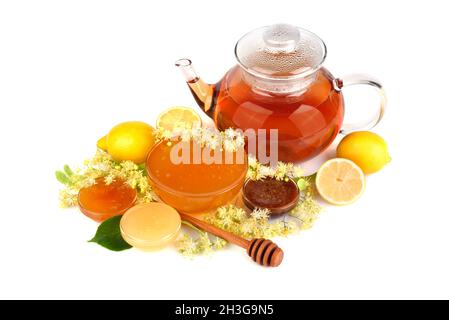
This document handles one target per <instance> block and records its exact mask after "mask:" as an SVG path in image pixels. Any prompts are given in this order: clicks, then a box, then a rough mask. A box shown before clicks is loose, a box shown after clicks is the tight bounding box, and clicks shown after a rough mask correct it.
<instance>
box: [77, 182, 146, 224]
mask: <svg viewBox="0 0 449 320" xmlns="http://www.w3.org/2000/svg"><path fill="white" fill-rule="evenodd" d="M136 200H137V192H136V190H134V189H133V188H131V187H130V186H129V185H128V184H127V183H126V182H125V181H123V180H120V179H116V180H115V181H113V182H112V183H109V184H108V183H106V182H105V181H104V179H103V178H98V179H96V180H95V184H93V185H91V186H89V187H85V188H82V189H81V190H80V191H79V194H78V205H79V208H80V210H81V212H82V213H84V214H85V215H86V216H87V217H89V218H91V219H92V220H95V221H97V222H102V221H104V220H107V219H109V218H112V217H113V216H117V215H121V214H123V213H124V212H125V211H126V210H128V209H129V208H131V207H132V206H133V205H134V203H135V202H136Z"/></svg>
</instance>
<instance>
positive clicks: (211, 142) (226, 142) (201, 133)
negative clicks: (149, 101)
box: [156, 126, 245, 152]
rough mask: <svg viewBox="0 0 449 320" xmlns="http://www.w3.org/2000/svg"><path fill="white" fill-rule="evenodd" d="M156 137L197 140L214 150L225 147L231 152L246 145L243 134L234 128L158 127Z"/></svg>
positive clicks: (161, 138) (173, 139)
mask: <svg viewBox="0 0 449 320" xmlns="http://www.w3.org/2000/svg"><path fill="white" fill-rule="evenodd" d="M156 137H157V139H158V140H170V141H177V140H181V141H195V142H196V143H198V144H200V145H201V146H204V147H208V148H210V149H213V150H217V149H224V150H226V151H229V152H233V151H236V150H238V149H240V148H243V147H244V146H245V139H244V137H243V134H242V133H241V132H240V131H238V130H234V129H226V130H225V131H218V130H216V129H212V128H202V127H199V126H194V127H193V128H191V129H190V128H176V129H174V130H172V131H168V130H165V129H157V131H156Z"/></svg>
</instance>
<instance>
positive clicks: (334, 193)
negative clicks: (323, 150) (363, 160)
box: [315, 158, 365, 206]
mask: <svg viewBox="0 0 449 320" xmlns="http://www.w3.org/2000/svg"><path fill="white" fill-rule="evenodd" d="M315 183H316V188H317V190H318V193H319V194H320V195H321V197H322V198H323V199H324V200H326V201H327V202H329V203H331V204H335V205H339V206H343V205H347V204H351V203H353V202H354V201H356V200H357V199H358V198H360V196H361V195H362V194H363V191H364V190H365V175H364V174H363V171H362V169H360V168H359V167H358V166H357V165H356V164H355V163H354V162H352V161H350V160H347V159H341V158H335V159H332V160H329V161H327V162H325V163H324V164H323V165H322V166H321V167H320V169H319V170H318V173H317V175H316V182H315Z"/></svg>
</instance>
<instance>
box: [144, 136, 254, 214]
mask: <svg viewBox="0 0 449 320" xmlns="http://www.w3.org/2000/svg"><path fill="white" fill-rule="evenodd" d="M180 150H182V151H183V156H182V157H181V159H180V158H179V157H178V156H179V155H180V154H181V152H180ZM186 150H187V151H186ZM205 154H207V155H209V156H210V157H209V159H205V158H204V155H205ZM177 157H178V158H177ZM174 158H175V159H174ZM146 169H147V172H148V177H149V180H150V183H151V186H152V187H153V190H154V192H155V193H156V194H157V196H158V197H159V198H160V199H161V200H162V201H163V202H165V203H166V204H168V205H170V206H172V207H174V208H175V209H177V210H178V211H179V212H182V213H191V214H200V213H207V212H210V211H212V210H214V209H216V208H218V207H220V206H223V205H225V204H227V203H230V202H232V201H233V200H234V199H235V198H236V197H237V195H238V194H239V193H240V190H241V189H242V187H243V183H244V182H245V178H246V173H247V170H248V160H247V155H246V153H245V151H244V150H243V149H242V150H238V151H235V152H229V151H224V150H209V149H207V148H206V147H203V146H200V145H199V144H198V143H196V142H192V141H189V142H168V141H161V142H159V143H158V144H156V145H155V146H154V147H153V149H152V150H151V151H150V153H149V155H148V158H147V161H146Z"/></svg>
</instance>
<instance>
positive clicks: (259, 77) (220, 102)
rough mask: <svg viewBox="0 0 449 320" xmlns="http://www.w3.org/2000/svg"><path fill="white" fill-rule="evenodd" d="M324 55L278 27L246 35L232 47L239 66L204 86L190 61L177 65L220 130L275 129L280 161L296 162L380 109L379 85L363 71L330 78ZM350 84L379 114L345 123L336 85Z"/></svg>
mask: <svg viewBox="0 0 449 320" xmlns="http://www.w3.org/2000/svg"><path fill="white" fill-rule="evenodd" d="M326 54H327V50H326V46H325V44H324V42H323V41H322V40H321V39H320V38H319V37H318V36H317V35H315V34H314V33H312V32H310V31H307V30H304V29H301V28H298V27H295V26H291V25H286V24H277V25H272V26H266V27H262V28H259V29H256V30H254V31H251V32H249V33H247V34H246V35H244V36H243V37H242V38H241V39H240V40H239V41H238V42H237V45H236V46H235V56H236V59H237V65H236V66H234V67H233V68H232V69H230V70H229V71H228V72H227V73H226V75H225V76H224V77H223V78H222V79H221V80H220V81H219V82H218V83H216V84H206V83H205V82H204V81H203V80H202V79H201V78H200V77H199V76H198V75H197V74H196V72H195V70H194V69H193V67H192V62H191V61H190V60H189V59H180V60H178V61H177V62H176V66H177V67H179V68H180V69H181V71H182V72H183V74H184V77H185V79H186V81H187V84H188V86H189V87H190V89H191V92H192V94H193V95H194V97H195V100H196V102H197V103H198V105H199V106H200V107H201V109H202V110H203V111H204V112H205V113H206V114H207V115H208V116H209V117H211V118H212V119H213V121H214V122H215V124H216V126H217V128H218V129H219V130H225V129H227V128H236V129H242V130H247V129H253V130H255V131H256V132H262V131H258V130H259V129H266V132H270V131H269V130H270V129H277V140H278V141H277V148H278V150H277V152H278V159H279V160H281V161H286V162H300V161H305V160H307V159H310V158H312V157H314V156H316V155H318V154H319V153H321V152H322V151H324V150H325V149H326V148H327V147H328V146H329V145H330V144H331V143H332V141H333V140H334V139H335V137H336V136H337V135H338V133H343V134H344V133H347V132H350V131H354V130H360V129H369V128H372V127H374V126H375V125H376V124H377V123H379V121H380V120H381V119H382V116H383V114H384V109H385V105H386V98H385V94H384V91H383V88H382V85H381V84H380V83H379V82H378V81H376V80H375V79H373V78H371V77H369V76H361V75H351V76H347V77H342V78H335V77H334V76H332V74H331V73H330V72H329V71H328V70H327V69H325V68H324V67H323V66H322V65H323V62H324V60H325V58H326ZM355 84H363V85H368V86H372V87H373V88H375V89H376V90H377V91H378V93H379V95H380V105H379V112H378V113H376V116H375V118H374V119H371V120H370V121H369V122H368V123H364V124H358V125H355V124H343V116H344V99H343V95H342V89H343V88H344V87H347V86H351V85H355ZM268 136H269V134H268ZM267 138H268V140H267V142H266V143H267V144H269V143H270V139H269V137H267ZM268 147H269V146H268Z"/></svg>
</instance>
